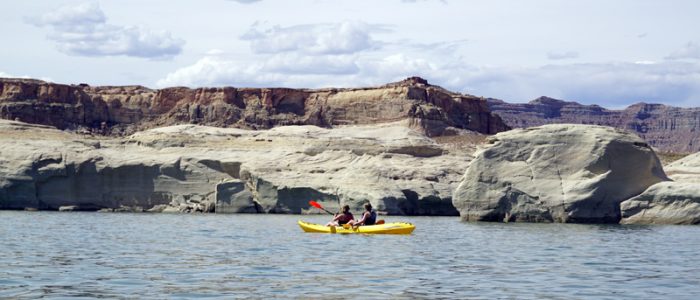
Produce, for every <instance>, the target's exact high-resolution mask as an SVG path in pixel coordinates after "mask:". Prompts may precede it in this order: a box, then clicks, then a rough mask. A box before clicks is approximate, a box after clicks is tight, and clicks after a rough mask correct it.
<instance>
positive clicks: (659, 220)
mask: <svg viewBox="0 0 700 300" xmlns="http://www.w3.org/2000/svg"><path fill="white" fill-rule="evenodd" d="M665 169H666V170H667V174H668V175H669V177H670V178H671V179H673V181H668V182H661V183H657V184H655V185H652V186H651V187H649V188H648V189H647V190H646V191H644V193H642V194H641V195H639V196H637V197H634V198H632V199H630V200H627V201H625V202H622V204H621V210H622V217H623V219H622V223H625V224H700V153H695V154H693V155H690V156H687V157H685V158H683V159H681V160H678V161H675V162H673V163H671V164H670V165H668V166H666V168H665Z"/></svg>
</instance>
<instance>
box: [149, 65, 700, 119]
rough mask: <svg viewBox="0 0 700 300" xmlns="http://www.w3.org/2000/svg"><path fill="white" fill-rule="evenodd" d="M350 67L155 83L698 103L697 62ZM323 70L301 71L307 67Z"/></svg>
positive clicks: (196, 71) (180, 76)
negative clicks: (392, 86)
mask: <svg viewBox="0 0 700 300" xmlns="http://www.w3.org/2000/svg"><path fill="white" fill-rule="evenodd" d="M347 59H348V61H349V62H350V61H352V60H354V67H352V68H347V69H344V72H339V73H338V74H334V75H333V76H328V75H326V74H319V73H320V72H308V70H306V69H303V68H297V69H294V68H284V67H280V65H284V63H281V62H276V61H267V62H265V63H253V64H248V63H246V62H244V61H238V62H237V61H231V60H224V59H221V58H214V57H205V58H202V59H201V60H199V61H197V62H196V63H194V64H193V65H191V66H188V67H184V68H181V69H179V70H176V71H174V72H172V73H170V74H168V75H167V76H166V77H165V78H163V79H162V80H160V81H159V82H158V85H159V86H173V85H186V86H207V85H232V86H252V87H264V86H286V87H298V88H301V87H327V86H337V87H352V86H365V85H379V84H383V83H387V82H391V81H397V80H401V79H403V78H405V77H408V76H421V77H423V78H426V79H428V80H429V81H430V82H431V83H432V84H437V85H441V86H443V87H445V88H448V89H451V90H453V91H458V92H463V93H469V94H474V95H479V96H485V97H494V98H500V99H504V100H507V101H513V102H526V101H529V100H531V99H534V98H536V97H538V96H541V95H547V96H551V97H555V98H561V99H567V100H573V101H579V102H582V103H589V104H601V105H603V106H609V107H620V106H625V105H629V104H632V103H636V102H640V101H645V102H656V103H666V104H670V105H682V106H683V105H684V106H689V105H691V104H693V103H694V105H695V106H697V103H698V102H700V101H698V100H699V99H700V64H694V63H683V62H669V61H667V62H659V63H654V64H638V63H634V62H629V63H609V64H608V63H601V64H564V65H546V66H540V67H532V68H517V67H483V66H476V65H472V64H469V63H465V62H460V63H455V62H454V61H451V60H448V59H446V60H436V59H428V58H425V57H413V56H409V55H406V54H393V55H388V56H384V57H376V58H374V57H368V56H353V57H348V58H347ZM316 68H323V66H320V67H319V66H309V69H316Z"/></svg>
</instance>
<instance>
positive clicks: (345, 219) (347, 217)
mask: <svg viewBox="0 0 700 300" xmlns="http://www.w3.org/2000/svg"><path fill="white" fill-rule="evenodd" d="M354 219H355V217H354V216H353V215H352V213H351V212H350V206H349V205H347V204H346V205H343V210H342V211H341V212H340V213H337V214H335V215H334V216H333V220H332V221H330V222H328V224H326V226H342V225H343V224H347V223H349V222H352V221H353V220H354Z"/></svg>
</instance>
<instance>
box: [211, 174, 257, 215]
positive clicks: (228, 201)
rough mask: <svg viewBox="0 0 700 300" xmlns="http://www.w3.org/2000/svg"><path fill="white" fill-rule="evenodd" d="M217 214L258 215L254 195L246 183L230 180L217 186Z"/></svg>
mask: <svg viewBox="0 0 700 300" xmlns="http://www.w3.org/2000/svg"><path fill="white" fill-rule="evenodd" d="M214 198H216V209H215V212H216V213H257V212H258V208H257V206H256V203H255V201H254V200H253V194H252V193H251V192H250V191H249V190H248V189H246V186H245V182H244V181H242V180H237V179H229V180H227V181H224V182H221V183H219V184H217V185H216V194H215V196H214Z"/></svg>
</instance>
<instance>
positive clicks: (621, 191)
mask: <svg viewBox="0 0 700 300" xmlns="http://www.w3.org/2000/svg"><path fill="white" fill-rule="evenodd" d="M487 143H488V146H486V147H484V148H483V149H481V150H480V151H479V152H477V154H476V155H475V158H474V160H473V161H472V162H471V164H470V165H469V167H468V168H467V171H466V174H465V175H464V177H463V179H462V182H461V183H460V185H459V186H458V187H457V189H456V190H455V192H454V194H453V204H454V206H455V207H456V208H457V209H458V210H459V212H460V215H461V217H462V219H463V220H467V221H506V222H507V221H526V222H565V223H617V222H619V221H620V218H621V213H620V203H621V202H622V201H624V200H627V199H629V198H631V197H634V196H636V195H638V194H640V193H642V192H643V191H644V190H646V189H647V188H648V187H649V186H651V185H652V184H655V183H658V182H661V181H665V180H668V178H667V177H666V175H665V173H664V171H663V169H662V166H661V164H660V162H659V159H658V158H657V157H656V155H655V154H654V151H653V150H652V149H651V147H649V146H648V145H647V144H646V143H644V141H643V140H641V139H640V138H639V137H637V136H636V135H634V134H631V133H628V132H626V131H622V130H617V129H614V128H610V127H603V126H589V125H545V126H540V127H533V128H528V129H516V130H512V131H508V132H503V133H499V134H497V135H495V136H493V137H491V138H490V139H488V141H487Z"/></svg>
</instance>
